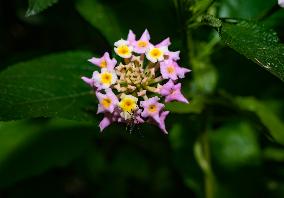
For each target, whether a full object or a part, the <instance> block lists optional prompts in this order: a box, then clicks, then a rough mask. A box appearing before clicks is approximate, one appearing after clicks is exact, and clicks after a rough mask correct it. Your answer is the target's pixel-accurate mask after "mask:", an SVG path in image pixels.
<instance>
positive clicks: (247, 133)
mask: <svg viewBox="0 0 284 198" xmlns="http://www.w3.org/2000/svg"><path fill="white" fill-rule="evenodd" d="M210 139H211V145H212V146H211V148H212V157H213V159H214V160H215V162H216V163H217V164H218V165H219V166H221V167H222V168H226V169H231V170H234V169H238V168H241V167H243V166H247V165H251V164H252V165H256V164H259V162H260V147H259V145H258V141H257V137H256V134H255V131H254V129H253V128H252V126H251V125H250V124H248V123H247V122H245V121H237V122H230V123H227V124H225V125H224V126H222V127H221V128H219V129H217V130H215V131H214V133H210Z"/></svg>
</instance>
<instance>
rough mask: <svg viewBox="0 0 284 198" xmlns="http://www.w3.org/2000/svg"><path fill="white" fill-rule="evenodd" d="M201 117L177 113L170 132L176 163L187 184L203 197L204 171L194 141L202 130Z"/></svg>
mask: <svg viewBox="0 0 284 198" xmlns="http://www.w3.org/2000/svg"><path fill="white" fill-rule="evenodd" d="M201 119H202V118H201ZM201 119H199V117H196V116H187V117H186V118H184V115H183V116H182V117H179V115H176V117H175V123H174V125H173V127H172V129H171V131H170V132H169V141H170V144H171V148H172V151H173V152H172V154H173V161H174V164H175V166H176V167H177V170H178V171H179V172H180V174H181V176H182V177H183V178H184V181H185V184H186V185H187V186H188V187H189V188H190V189H192V190H193V191H194V192H195V193H196V195H198V196H197V197H203V173H202V170H201V169H200V167H199V165H198V163H197V162H196V159H195V156H194V143H195V142H196V140H197V139H198V137H197V135H198V134H199V133H200V132H201V130H202V129H201V128H202V124H201Z"/></svg>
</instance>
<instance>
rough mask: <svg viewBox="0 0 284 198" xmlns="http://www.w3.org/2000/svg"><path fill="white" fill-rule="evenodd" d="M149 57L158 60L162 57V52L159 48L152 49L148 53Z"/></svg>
mask: <svg viewBox="0 0 284 198" xmlns="http://www.w3.org/2000/svg"><path fill="white" fill-rule="evenodd" d="M150 55H151V56H152V57H153V58H159V57H161V56H162V55H163V52H162V51H161V50H160V49H159V48H153V49H152V50H151V51H150Z"/></svg>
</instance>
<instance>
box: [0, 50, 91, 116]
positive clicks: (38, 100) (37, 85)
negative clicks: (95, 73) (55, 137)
mask: <svg viewBox="0 0 284 198" xmlns="http://www.w3.org/2000/svg"><path fill="white" fill-rule="evenodd" d="M90 57H91V54H90V53H88V52H65V53H59V54H54V55H48V56H45V57H42V58H37V59H35V60H31V61H27V62H23V63H18V64H16V65H13V66H10V67H9V68H8V69H6V70H4V71H3V72H1V73H0V92H1V98H0V109H1V111H0V120H16V119H23V118H32V117H52V116H55V117H62V118H67V119H74V120H91V116H90V113H89V112H88V109H87V108H89V106H90V105H92V106H94V104H93V101H92V97H91V96H90V88H89V87H88V86H87V85H86V84H85V83H84V82H83V81H82V80H81V79H80V77H81V76H84V75H86V76H91V74H92V70H94V69H93V68H94V67H93V66H91V65H90V64H88V63H87V59H88V58H90Z"/></svg>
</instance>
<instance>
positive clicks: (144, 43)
mask: <svg viewBox="0 0 284 198" xmlns="http://www.w3.org/2000/svg"><path fill="white" fill-rule="evenodd" d="M137 45H138V47H146V46H147V45H148V43H147V42H146V41H138V42H137Z"/></svg>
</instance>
